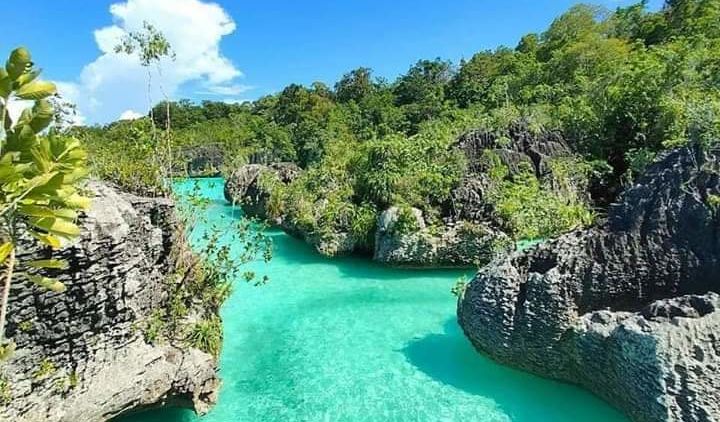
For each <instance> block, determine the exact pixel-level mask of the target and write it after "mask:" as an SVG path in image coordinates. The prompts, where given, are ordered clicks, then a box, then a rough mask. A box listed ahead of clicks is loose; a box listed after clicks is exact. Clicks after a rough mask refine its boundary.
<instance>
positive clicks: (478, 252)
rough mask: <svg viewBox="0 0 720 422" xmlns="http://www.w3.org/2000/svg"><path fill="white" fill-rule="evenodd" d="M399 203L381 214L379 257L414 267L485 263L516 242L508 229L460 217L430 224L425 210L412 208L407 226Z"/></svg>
mask: <svg viewBox="0 0 720 422" xmlns="http://www.w3.org/2000/svg"><path fill="white" fill-rule="evenodd" d="M400 217H401V212H400V208H398V207H391V208H389V209H387V210H385V211H384V212H383V213H382V214H380V217H379V218H378V229H377V233H376V236H375V253H374V256H373V258H374V259H375V260H376V261H379V262H383V263H386V264H393V265H402V266H411V267H443V266H449V267H463V266H471V265H484V264H486V263H487V262H489V261H490V260H491V259H492V258H493V257H494V256H495V255H496V254H497V253H498V252H500V251H503V250H504V251H507V250H509V248H510V247H511V245H512V242H511V241H510V239H509V238H508V236H507V235H505V234H504V233H502V232H500V231H498V230H493V229H491V228H490V227H488V226H487V225H482V224H476V223H470V222H468V221H460V222H458V223H456V224H452V225H447V226H442V227H427V226H426V223H425V220H424V219H423V216H422V211H420V210H419V209H416V208H410V220H411V221H410V222H406V223H404V224H402V225H410V226H411V227H410V228H403V227H402V225H401V224H399V221H400V220H401V218H400Z"/></svg>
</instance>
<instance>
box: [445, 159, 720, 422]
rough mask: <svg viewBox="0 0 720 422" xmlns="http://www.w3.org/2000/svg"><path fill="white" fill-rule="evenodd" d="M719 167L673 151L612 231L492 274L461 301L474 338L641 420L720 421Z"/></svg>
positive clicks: (535, 253)
mask: <svg viewBox="0 0 720 422" xmlns="http://www.w3.org/2000/svg"><path fill="white" fill-rule="evenodd" d="M719 160H720V153H717V152H707V153H704V152H702V151H700V150H699V149H695V148H683V149H678V150H674V151H671V152H669V153H666V154H664V155H663V156H662V157H660V159H659V160H658V161H656V162H655V163H654V164H652V165H651V166H650V167H649V168H648V170H647V171H646V173H645V174H644V176H642V177H641V178H640V179H638V181H637V182H636V184H635V185H634V186H632V187H631V188H629V189H628V190H627V191H626V192H625V193H623V194H622V195H621V197H620V198H619V201H618V203H615V204H613V205H612V206H611V208H610V210H609V215H608V218H607V221H606V222H605V223H604V224H603V225H601V226H599V227H596V228H592V229H589V230H582V231H576V232H573V233H569V234H567V235H564V236H561V237H560V238H558V239H557V240H554V241H551V242H547V243H545V244H542V245H539V246H537V247H535V248H533V249H530V250H528V251H526V252H523V253H517V254H514V255H512V256H509V257H505V258H499V259H497V260H495V261H493V262H492V263H491V264H489V265H487V266H486V267H484V268H482V269H481V270H480V271H479V272H478V274H477V275H476V276H475V278H474V279H473V280H472V282H470V283H469V284H468V285H467V286H466V289H465V291H464V293H463V294H462V295H461V298H460V300H459V303H458V321H459V323H460V325H461V326H462V328H463V330H464V331H465V333H466V335H467V336H468V337H469V339H470V340H471V341H472V343H473V344H474V345H475V347H476V348H477V349H478V350H480V351H482V352H483V353H486V354H488V355H490V356H491V357H493V358H495V359H497V360H499V361H501V362H503V363H506V364H509V365H512V366H516V367H519V368H522V369H525V370H528V371H531V372H534V373H536V374H540V375H543V376H547V377H551V378H556V379H561V380H566V381H570V382H573V383H577V384H580V385H583V386H585V387H587V388H588V389H590V390H592V391H593V392H595V393H597V394H598V395H600V396H602V397H603V398H605V399H606V400H608V401H610V402H611V403H613V404H615V405H616V406H618V407H619V408H621V409H623V410H624V411H625V412H626V413H627V414H628V415H630V416H631V417H632V418H633V419H634V420H637V421H663V420H678V421H710V420H719V419H720V296H718V294H717V293H718V292H720V214H719V210H718V205H720V196H718V195H720V166H719V165H718V161H719Z"/></svg>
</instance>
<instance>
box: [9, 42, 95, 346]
mask: <svg viewBox="0 0 720 422" xmlns="http://www.w3.org/2000/svg"><path fill="white" fill-rule="evenodd" d="M39 75H40V71H39V70H38V69H36V68H35V65H34V63H33V62H32V58H31V56H30V53H29V52H28V51H27V50H26V49H24V48H17V49H15V50H13V51H12V53H11V54H10V57H9V58H8V60H7V62H6V64H5V67H4V68H0V267H2V268H3V288H2V300H1V301H0V355H7V351H9V350H11V349H12V346H11V345H8V344H5V341H4V335H5V321H6V316H7V312H8V309H7V308H8V295H9V292H10V287H11V284H12V282H13V277H14V276H15V275H17V274H22V275H23V278H24V279H26V280H28V281H30V282H32V283H34V284H36V285H38V286H40V287H42V288H45V289H49V290H52V291H56V292H58V291H63V290H64V289H65V286H64V285H63V284H62V283H61V282H60V281H59V280H57V279H54V278H52V277H47V276H45V275H44V274H43V273H42V270H54V269H59V268H64V266H65V263H64V262H61V261H58V260H52V259H48V260H41V261H30V262H18V260H17V258H16V250H17V248H18V245H19V243H20V241H21V239H27V238H33V239H35V240H36V241H37V242H38V243H39V244H41V245H43V246H47V247H50V248H53V249H57V248H59V247H60V246H61V244H62V243H63V242H67V241H71V240H73V239H74V238H76V237H77V236H78V235H79V234H80V228H79V227H78V226H77V225H76V224H75V220H76V219H77V216H78V211H80V210H83V209H86V208H87V207H88V206H89V203H90V201H89V199H87V198H85V197H83V196H82V195H81V194H80V190H79V182H80V181H81V180H82V179H83V178H84V177H85V175H86V173H87V171H86V168H85V159H86V153H85V151H84V150H83V149H82V148H81V146H80V142H79V141H78V140H77V139H75V138H72V137H69V136H65V135H62V134H60V133H57V132H56V131H54V130H52V129H50V130H49V131H48V128H50V126H51V125H52V123H53V122H54V121H55V117H56V116H55V108H54V107H53V105H52V103H51V101H50V97H51V96H53V95H54V94H55V85H54V84H52V83H50V82H46V81H41V80H39V79H37V78H38V76H39ZM18 100H26V101H32V102H33V106H32V107H31V108H26V109H25V110H23V112H22V113H21V114H20V116H19V117H18V118H17V120H15V121H13V119H12V118H11V116H10V114H9V111H8V109H9V106H10V102H11V101H18Z"/></svg>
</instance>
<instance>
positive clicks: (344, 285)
mask: <svg viewBox="0 0 720 422" xmlns="http://www.w3.org/2000/svg"><path fill="white" fill-rule="evenodd" d="M188 183H189V182H185V183H184V184H180V185H179V186H178V189H179V190H180V191H182V190H183V189H187V187H188ZM198 183H200V184H201V185H200V186H201V187H202V190H203V192H204V193H205V194H207V195H208V196H209V197H210V198H211V199H212V200H213V202H212V206H211V208H210V209H209V210H208V212H209V213H210V214H209V216H210V217H211V219H212V220H213V222H214V223H217V224H220V225H229V224H230V221H231V219H232V218H236V217H235V216H234V214H237V212H236V211H234V210H233V209H232V208H231V207H229V206H227V205H226V204H225V201H224V200H223V197H222V181H221V180H220V179H205V180H200V181H199V182H198ZM270 235H271V236H272V238H273V241H274V259H273V260H272V262H271V263H270V264H263V263H257V264H253V267H254V269H255V270H256V271H258V273H261V274H268V275H269V276H270V278H271V281H270V283H269V284H267V285H265V286H262V287H253V286H249V285H245V284H238V285H237V287H236V288H235V291H234V293H233V295H232V297H231V298H230V299H229V301H228V302H227V303H226V305H225V306H224V308H223V311H222V312H223V318H224V322H225V323H224V328H225V343H224V348H223V352H222V357H221V376H222V379H223V388H222V390H221V392H220V399H219V403H218V405H217V406H216V407H215V408H214V409H213V410H212V412H211V413H210V414H208V415H207V416H205V417H203V418H197V417H196V416H194V415H193V414H192V413H191V412H188V411H182V410H163V411H155V412H149V413H145V414H141V415H134V416H131V417H127V418H125V419H123V422H181V421H183V422H189V421H198V422H235V421H252V422H264V421H352V422H356V421H372V422H375V421H382V422H385V421H388V422H390V421H511V420H512V421H553V422H562V421H568V422H570V421H579V420H582V421H602V422H610V421H625V420H626V419H625V418H624V417H623V416H622V415H621V414H619V413H618V412H617V411H616V410H614V409H613V408H611V407H610V406H609V405H607V404H606V403H604V402H603V401H601V400H599V399H597V398H595V397H594V396H592V395H591V394H589V393H587V392H585V391H584V390H582V389H580V388H577V387H574V386H571V385H567V384H563V383H558V382H554V381H549V380H546V379H542V378H538V377H535V376H532V375H529V374H526V373H523V372H520V371H516V370H513V369H510V368H507V367H503V366H501V365H498V364H496V363H494V362H493V361H491V360H489V359H487V358H485V357H483V356H481V355H479V354H478V353H476V352H475V351H474V350H473V348H472V347H471V345H470V344H469V342H468V341H467V340H466V339H465V337H464V336H463V335H462V332H461V331H460V329H459V328H458V326H457V323H456V320H455V298H454V297H453V296H452V295H451V294H450V289H451V287H452V286H453V284H454V283H455V281H456V280H457V278H458V277H459V276H461V275H462V272H459V271H411V270H398V269H390V268H386V267H382V266H378V265H375V264H373V263H371V262H369V261H368V260H364V259H356V258H342V259H333V260H329V259H324V258H322V257H320V256H318V255H316V254H314V253H312V252H311V250H310V248H308V247H307V246H306V245H305V244H303V243H302V242H300V241H298V240H295V239H293V238H290V237H288V236H286V235H285V234H283V233H281V232H278V231H271V232H270Z"/></svg>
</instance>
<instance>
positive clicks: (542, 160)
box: [225, 124, 585, 267]
mask: <svg viewBox="0 0 720 422" xmlns="http://www.w3.org/2000/svg"><path fill="white" fill-rule="evenodd" d="M454 148H457V149H458V150H460V151H462V152H463V154H464V155H465V156H466V158H467V161H468V168H467V171H466V174H465V175H464V177H463V179H462V180H461V181H460V183H459V185H458V186H457V187H456V188H455V189H454V190H453V191H452V192H451V195H450V200H449V201H447V203H444V204H428V205H429V206H428V208H432V209H434V210H436V211H438V212H437V213H438V214H439V216H437V217H436V218H433V219H431V218H428V216H423V215H422V212H421V211H420V210H415V211H413V212H415V213H419V217H418V218H419V221H418V224H417V225H416V227H417V230H416V231H413V232H402V231H399V230H395V225H396V220H397V210H398V207H396V206H391V207H388V209H385V210H379V211H380V212H379V215H378V218H377V231H376V233H375V236H374V240H375V242H374V245H368V243H372V242H367V241H357V239H354V238H353V236H352V235H351V234H350V233H348V232H347V230H346V231H342V230H334V231H329V232H324V233H314V232H312V230H310V229H308V228H307V227H304V226H301V225H298V224H297V223H296V222H293V221H290V220H291V219H289V218H284V217H283V216H279V217H277V216H275V217H274V218H269V215H268V203H267V200H268V193H267V192H266V191H265V189H263V187H262V186H261V183H260V180H261V175H263V174H269V175H274V176H275V177H276V179H277V181H279V182H280V183H284V184H288V183H290V182H291V181H292V180H294V179H295V178H296V177H297V176H298V175H299V174H300V172H301V171H302V170H300V169H299V168H298V167H297V166H295V165H294V164H292V163H276V164H271V165H260V164H248V165H245V166H242V167H241V168H239V169H237V170H236V171H235V172H234V173H233V174H232V175H231V176H230V177H229V178H228V179H227V180H226V183H225V197H226V199H227V200H228V201H230V202H234V203H237V204H239V205H240V206H241V207H242V209H243V211H244V212H245V214H246V215H249V216H252V217H257V218H260V219H262V220H266V221H267V220H274V221H270V222H271V223H274V224H276V225H278V226H279V227H281V228H282V229H283V230H284V231H285V232H287V233H289V234H291V235H292V236H295V237H298V238H300V239H303V240H305V241H306V242H307V243H308V244H310V245H311V246H312V247H314V248H315V249H316V250H317V251H318V252H319V253H321V254H323V255H327V256H335V255H342V254H349V253H353V252H363V253H365V252H368V253H372V255H373V257H374V259H375V260H377V261H379V262H383V263H387V264H391V265H398V266H409V267H471V266H474V265H478V264H479V265H482V264H485V263H487V262H488V261H489V260H490V259H492V258H493V257H494V256H495V255H496V254H497V253H498V252H501V251H503V252H504V251H507V250H509V249H510V248H511V246H512V245H511V242H510V239H509V237H508V235H507V234H506V233H505V232H504V228H506V223H505V222H503V221H501V219H500V217H498V215H496V213H495V211H494V209H493V206H492V204H491V203H490V201H489V200H488V198H487V192H488V190H489V189H490V188H491V186H490V184H491V181H490V178H489V177H488V175H487V172H488V168H487V163H486V160H484V154H485V153H486V151H492V152H493V153H495V154H496V155H497V156H498V158H499V159H500V161H501V163H502V164H503V165H505V166H507V167H508V169H509V172H510V173H511V174H516V173H518V172H520V171H522V170H525V169H530V170H531V171H532V173H534V174H535V176H536V177H538V178H539V179H540V180H542V181H543V183H544V185H546V186H547V187H548V189H552V187H553V183H554V179H553V174H552V169H551V165H550V160H552V159H554V158H557V157H565V156H571V152H570V149H569V148H568V147H567V145H566V144H565V142H564V140H563V139H562V137H561V136H560V135H559V134H558V133H555V132H543V133H540V134H537V133H533V132H532V131H530V130H529V129H528V128H527V127H526V126H525V125H523V124H518V125H514V126H512V127H511V128H510V129H508V131H507V133H505V134H497V133H491V132H487V131H482V130H477V131H471V132H468V133H466V134H465V135H463V136H461V137H460V138H459V139H458V140H457V142H455V145H454ZM576 190H578V191H584V190H585V186H583V185H580V184H578V186H576ZM324 206H325V204H324V203H323V202H322V201H317V203H315V204H314V206H313V209H314V211H315V212H316V215H322V212H321V211H322V210H323V207H324ZM318 218H319V217H318Z"/></svg>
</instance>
